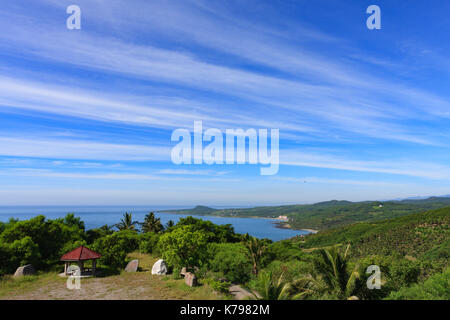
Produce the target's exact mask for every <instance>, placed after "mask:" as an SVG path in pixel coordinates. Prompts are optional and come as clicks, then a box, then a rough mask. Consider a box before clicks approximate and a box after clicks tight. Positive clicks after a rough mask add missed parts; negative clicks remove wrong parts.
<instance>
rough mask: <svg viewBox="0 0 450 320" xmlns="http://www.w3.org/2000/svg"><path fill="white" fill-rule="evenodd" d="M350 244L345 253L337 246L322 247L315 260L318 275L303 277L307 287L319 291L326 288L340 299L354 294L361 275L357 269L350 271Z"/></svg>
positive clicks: (327, 291)
mask: <svg viewBox="0 0 450 320" xmlns="http://www.w3.org/2000/svg"><path fill="white" fill-rule="evenodd" d="M349 249H350V245H348V246H347V248H346V249H345V251H344V253H340V252H339V250H338V248H337V246H334V247H332V248H331V249H321V250H320V251H319V258H318V259H316V260H315V261H314V268H315V271H316V275H314V276H313V277H310V278H309V280H308V278H303V279H302V280H304V281H305V280H306V281H305V282H306V284H305V287H309V288H310V289H315V290H317V291H321V290H324V291H326V293H328V294H331V296H334V297H336V298H338V299H346V298H348V297H350V296H351V295H352V293H353V292H354V289H355V284H356V280H357V279H358V277H359V274H358V272H357V271H356V269H355V270H353V271H349V270H348V269H349V266H348V260H349V259H348V252H349Z"/></svg>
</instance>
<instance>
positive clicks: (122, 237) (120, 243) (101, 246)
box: [92, 230, 139, 268]
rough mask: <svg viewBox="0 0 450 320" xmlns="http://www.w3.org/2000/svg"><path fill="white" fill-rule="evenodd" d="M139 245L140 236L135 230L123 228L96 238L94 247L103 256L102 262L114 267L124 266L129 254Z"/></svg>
mask: <svg viewBox="0 0 450 320" xmlns="http://www.w3.org/2000/svg"><path fill="white" fill-rule="evenodd" d="M138 247H139V236H138V234H137V233H136V232H135V231H132V230H123V231H118V232H115V233H113V234H111V235H108V236H105V237H103V238H99V239H97V240H95V242H94V244H93V245H92V249H93V250H95V251H97V252H99V253H100V254H101V255H102V257H101V259H100V263H101V264H102V265H104V266H108V267H112V268H123V267H124V266H125V265H126V263H127V261H128V260H127V255H128V253H130V252H133V251H135V250H136V249H138Z"/></svg>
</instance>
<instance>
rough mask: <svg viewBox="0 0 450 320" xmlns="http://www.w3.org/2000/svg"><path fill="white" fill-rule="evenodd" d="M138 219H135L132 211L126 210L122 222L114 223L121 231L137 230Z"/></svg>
mask: <svg viewBox="0 0 450 320" xmlns="http://www.w3.org/2000/svg"><path fill="white" fill-rule="evenodd" d="M137 223H138V222H137V221H133V215H132V213H131V212H130V213H128V212H125V213H124V215H123V218H122V219H120V222H119V223H118V224H116V225H114V226H115V227H116V228H117V229H119V230H120V231H122V230H136V227H135V226H136V224H137Z"/></svg>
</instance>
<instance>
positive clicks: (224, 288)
mask: <svg viewBox="0 0 450 320" xmlns="http://www.w3.org/2000/svg"><path fill="white" fill-rule="evenodd" d="M205 282H206V283H207V284H208V285H209V286H210V287H211V288H213V290H214V291H217V292H219V293H222V294H229V291H228V288H229V287H230V285H231V282H229V281H218V280H214V279H205Z"/></svg>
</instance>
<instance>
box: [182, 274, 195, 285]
mask: <svg viewBox="0 0 450 320" xmlns="http://www.w3.org/2000/svg"><path fill="white" fill-rule="evenodd" d="M184 282H186V284H187V285H188V286H189V287H195V286H196V285H197V277H196V276H195V274H193V273H192V272H186V274H185V275H184Z"/></svg>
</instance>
